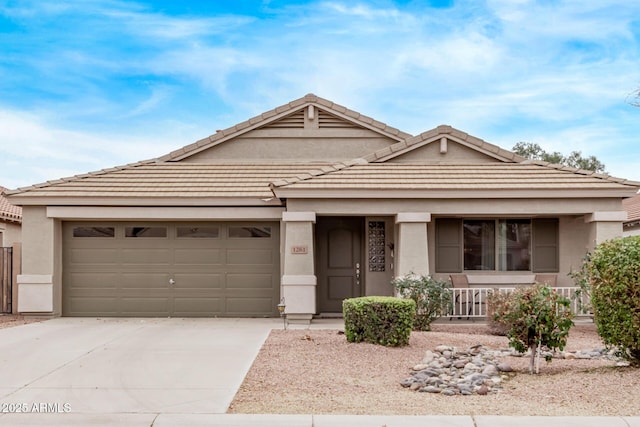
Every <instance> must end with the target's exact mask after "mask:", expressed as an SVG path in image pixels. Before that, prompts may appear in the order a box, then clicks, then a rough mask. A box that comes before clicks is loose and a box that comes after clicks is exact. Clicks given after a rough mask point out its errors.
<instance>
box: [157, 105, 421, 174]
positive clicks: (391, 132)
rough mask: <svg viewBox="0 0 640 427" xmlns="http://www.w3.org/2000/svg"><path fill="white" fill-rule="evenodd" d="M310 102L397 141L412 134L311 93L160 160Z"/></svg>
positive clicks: (177, 156)
mask: <svg viewBox="0 0 640 427" xmlns="http://www.w3.org/2000/svg"><path fill="white" fill-rule="evenodd" d="M310 105H314V106H316V107H321V108H322V109H323V110H325V111H329V112H330V113H332V114H334V115H336V116H337V117H339V118H341V119H344V120H346V121H349V122H352V123H354V124H356V125H358V126H361V127H364V128H368V129H371V130H374V131H376V132H379V133H382V134H384V135H386V136H388V137H390V138H392V139H395V140H397V141H402V140H405V139H407V138H410V137H411V134H408V133H405V132H402V131H400V130H398V129H396V128H394V127H391V126H388V125H386V124H385V123H382V122H379V121H377V120H374V119H373V118H371V117H369V116H365V115H363V114H360V113H358V112H357V111H353V110H350V109H348V108H346V107H344V106H342V105H339V104H336V103H334V102H332V101H329V100H328V99H324V98H320V97H319V96H316V95H314V94H307V95H305V96H304V97H302V98H299V99H296V100H295V101H291V102H289V103H287V104H284V105H281V106H279V107H276V108H274V109H272V110H269V111H267V112H265V113H262V114H260V115H258V116H255V117H252V118H250V119H249V120H245V121H244V122H241V123H238V124H237V125H235V126H232V127H230V128H227V129H224V130H219V131H217V132H216V133H214V134H213V135H210V136H208V137H207V138H203V139H201V140H199V141H196V142H194V143H193V144H190V145H187V146H186V147H182V148H181V149H179V150H176V151H173V152H171V153H169V154H167V155H165V156H162V157H160V158H159V159H158V160H159V161H164V162H166V161H179V160H182V159H184V158H186V157H189V156H191V155H193V154H196V153H199V152H201V151H204V150H207V149H209V148H211V147H213V146H215V145H218V144H221V143H223V142H224V141H228V140H229V139H233V138H236V137H237V136H239V135H241V134H243V133H246V132H249V131H251V130H254V129H258V128H261V127H264V126H267V125H268V124H270V123H273V122H275V121H277V120H280V119H282V118H284V117H286V116H289V115H290V114H292V113H294V112H297V111H300V110H302V109H304V108H306V107H308V106H310Z"/></svg>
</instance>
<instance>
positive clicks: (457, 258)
mask: <svg viewBox="0 0 640 427" xmlns="http://www.w3.org/2000/svg"><path fill="white" fill-rule="evenodd" d="M461 271H462V220H461V219H458V218H437V219H436V272H438V273H460V272H461Z"/></svg>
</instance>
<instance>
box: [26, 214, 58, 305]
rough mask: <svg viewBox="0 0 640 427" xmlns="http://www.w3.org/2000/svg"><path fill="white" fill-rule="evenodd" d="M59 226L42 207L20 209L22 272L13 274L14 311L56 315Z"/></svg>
mask: <svg viewBox="0 0 640 427" xmlns="http://www.w3.org/2000/svg"><path fill="white" fill-rule="evenodd" d="M60 242H61V227H60V224H59V222H56V221H55V220H54V219H52V218H48V217H47V214H46V208H45V207H41V206H25V207H24V208H23V209H22V272H21V274H18V276H17V287H18V304H17V305H18V307H17V311H18V313H29V314H38V315H47V316H52V315H53V316H59V315H60V311H61V277H60V270H61V269H60V267H59V265H60V263H61V259H62V258H61V253H60V252H61V251H60V249H61V244H60Z"/></svg>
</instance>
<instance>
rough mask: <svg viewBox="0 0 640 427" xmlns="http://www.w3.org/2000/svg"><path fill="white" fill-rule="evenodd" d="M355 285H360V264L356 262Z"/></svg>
mask: <svg viewBox="0 0 640 427" xmlns="http://www.w3.org/2000/svg"><path fill="white" fill-rule="evenodd" d="M356 285H360V263H359V262H356Z"/></svg>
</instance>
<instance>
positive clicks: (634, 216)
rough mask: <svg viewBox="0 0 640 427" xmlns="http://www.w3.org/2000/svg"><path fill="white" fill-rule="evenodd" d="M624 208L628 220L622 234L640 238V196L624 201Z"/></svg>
mask: <svg viewBox="0 0 640 427" xmlns="http://www.w3.org/2000/svg"><path fill="white" fill-rule="evenodd" d="M622 207H623V209H624V210H625V211H627V220H626V221H625V222H624V224H623V225H622V234H623V235H624V236H640V194H638V195H636V196H634V197H631V198H628V199H624V200H623V201H622Z"/></svg>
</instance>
